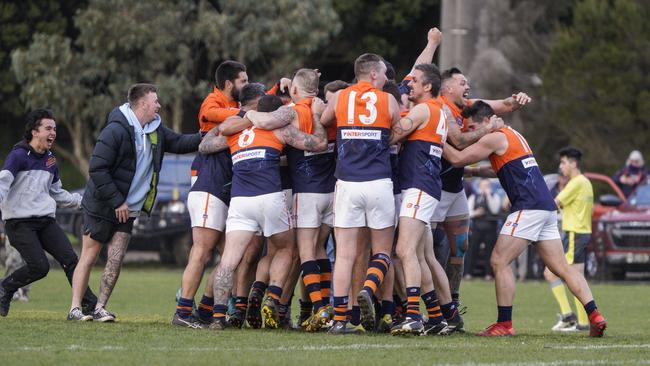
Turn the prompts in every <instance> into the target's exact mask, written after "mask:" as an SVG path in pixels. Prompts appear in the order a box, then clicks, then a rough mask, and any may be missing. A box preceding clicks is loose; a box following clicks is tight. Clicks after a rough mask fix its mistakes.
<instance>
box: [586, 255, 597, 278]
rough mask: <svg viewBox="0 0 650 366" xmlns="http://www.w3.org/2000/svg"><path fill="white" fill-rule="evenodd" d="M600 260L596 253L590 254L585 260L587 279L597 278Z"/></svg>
mask: <svg viewBox="0 0 650 366" xmlns="http://www.w3.org/2000/svg"><path fill="white" fill-rule="evenodd" d="M598 267H599V265H598V258H597V257H596V253H594V252H588V253H587V256H586V258H585V275H586V276H587V278H594V279H595V278H597V277H598V273H599V271H600V268H598Z"/></svg>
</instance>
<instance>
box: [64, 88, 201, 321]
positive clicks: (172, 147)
mask: <svg viewBox="0 0 650 366" xmlns="http://www.w3.org/2000/svg"><path fill="white" fill-rule="evenodd" d="M159 109H160V104H159V103H158V95H157V90H156V87H155V86H154V85H151V84H135V85H133V86H132V87H131V88H130V89H129V93H128V103H125V104H123V105H122V106H119V107H117V108H115V109H113V111H112V112H111V113H110V114H109V116H108V120H107V122H106V126H105V127H104V129H103V130H102V131H101V132H100V134H99V137H98V138H97V143H96V145H95V149H94V150H93V154H92V156H91V158H90V167H89V175H90V179H89V180H88V184H87V185H86V191H85V193H84V197H83V200H82V203H81V205H82V208H83V210H84V236H83V247H82V251H81V258H80V260H79V264H78V265H77V268H76V270H75V272H74V278H73V282H72V305H71V309H70V312H69V313H68V320H82V321H85V320H96V321H101V322H106V321H109V322H110V321H114V320H115V315H114V314H112V313H110V312H109V311H107V310H106V309H105V308H104V307H105V305H106V303H107V302H108V299H109V297H110V295H111V292H112V291H113V288H114V287H115V283H116V282H117V278H118V277H119V274H120V268H121V266H122V260H123V259H124V254H125V253H126V248H127V246H128V243H129V239H130V238H131V230H132V229H133V221H134V220H135V218H136V217H138V216H140V215H141V214H143V213H144V214H149V213H150V212H151V208H152V207H153V203H154V200H155V198H156V186H157V184H158V174H159V172H160V168H161V165H162V159H163V155H164V153H165V152H172V153H177V154H184V153H189V152H193V151H196V150H197V148H198V146H199V143H200V142H201V135H200V134H199V133H197V134H193V135H181V134H177V133H176V132H174V131H172V130H170V129H168V128H166V127H164V126H163V125H162V124H161V121H160V116H159V115H158V111H159ZM103 244H108V259H107V261H106V268H105V269H104V273H103V275H102V279H101V283H100V287H99V291H100V295H99V299H98V301H97V306H96V307H95V311H94V312H93V314H92V315H91V314H83V312H82V311H81V310H80V305H81V304H80V301H81V297H82V296H83V290H84V289H85V288H86V286H87V284H88V280H89V277H90V269H91V267H92V265H93V264H94V263H95V261H96V259H97V255H98V254H99V251H100V250H101V248H102V245H103Z"/></svg>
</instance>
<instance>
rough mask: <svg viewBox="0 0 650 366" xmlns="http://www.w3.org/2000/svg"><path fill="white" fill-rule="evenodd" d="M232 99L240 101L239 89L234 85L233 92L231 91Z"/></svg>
mask: <svg viewBox="0 0 650 366" xmlns="http://www.w3.org/2000/svg"><path fill="white" fill-rule="evenodd" d="M230 95H231V96H232V99H233V100H234V101H236V102H239V89H237V88H235V87H233V88H232V92H230Z"/></svg>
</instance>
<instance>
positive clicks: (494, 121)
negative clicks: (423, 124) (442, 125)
mask: <svg viewBox="0 0 650 366" xmlns="http://www.w3.org/2000/svg"><path fill="white" fill-rule="evenodd" d="M445 108H447V106H445ZM445 113H448V115H447V121H449V115H450V114H451V111H449V110H448V109H446V110H445ZM451 121H452V122H451V123H447V126H448V132H447V141H448V142H450V143H451V144H452V145H454V147H455V148H457V149H460V150H462V149H464V148H466V147H468V146H470V145H471V144H473V143H475V142H476V141H478V140H480V139H481V137H483V136H485V135H487V134H488V133H490V132H492V131H496V130H498V129H500V128H501V127H503V126H504V124H503V120H502V119H500V118H490V122H489V123H488V124H486V125H483V126H481V127H479V128H477V129H475V130H474V131H468V132H462V131H461V129H460V126H458V124H456V122H453V121H454V120H453V116H452V117H451Z"/></svg>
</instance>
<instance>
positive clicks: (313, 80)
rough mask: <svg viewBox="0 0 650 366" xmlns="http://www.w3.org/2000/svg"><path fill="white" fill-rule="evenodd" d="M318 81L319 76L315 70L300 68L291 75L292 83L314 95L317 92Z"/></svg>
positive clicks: (306, 92)
mask: <svg viewBox="0 0 650 366" xmlns="http://www.w3.org/2000/svg"><path fill="white" fill-rule="evenodd" d="M318 82H319V77H318V72H316V70H313V69H300V70H298V71H297V72H296V75H295V76H294V77H293V81H292V84H293V85H295V86H297V87H298V89H299V90H300V91H302V92H304V93H305V94H309V95H316V94H318Z"/></svg>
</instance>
